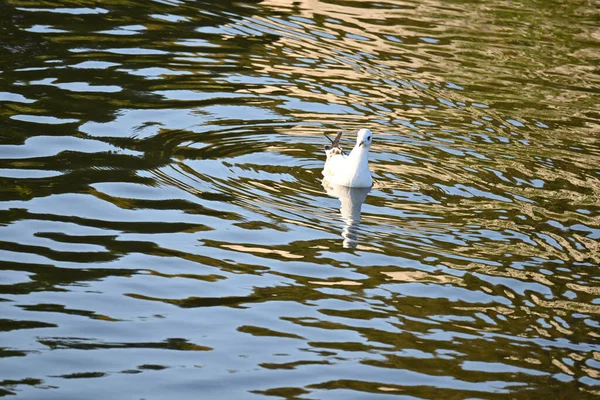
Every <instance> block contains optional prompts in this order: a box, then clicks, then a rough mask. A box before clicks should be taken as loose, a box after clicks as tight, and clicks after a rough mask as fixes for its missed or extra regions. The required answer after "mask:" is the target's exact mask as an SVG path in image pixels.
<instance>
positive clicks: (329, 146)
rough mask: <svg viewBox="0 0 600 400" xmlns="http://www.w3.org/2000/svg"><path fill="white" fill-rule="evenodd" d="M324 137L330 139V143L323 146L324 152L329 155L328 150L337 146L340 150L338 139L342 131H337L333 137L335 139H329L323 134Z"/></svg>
mask: <svg viewBox="0 0 600 400" xmlns="http://www.w3.org/2000/svg"><path fill="white" fill-rule="evenodd" d="M325 137H326V138H327V139H329V140H330V141H331V145H327V146H325V153H327V155H328V156H329V152H330V151H331V150H332V149H336V148H337V149H340V150H342V148H341V147H340V139H341V137H342V132H340V133H338V134H337V136H336V137H335V139H333V140H331V139H330V138H329V136H327V135H325ZM342 152H343V151H342Z"/></svg>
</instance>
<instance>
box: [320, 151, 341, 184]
mask: <svg viewBox="0 0 600 400" xmlns="http://www.w3.org/2000/svg"><path fill="white" fill-rule="evenodd" d="M345 163H346V156H345V155H344V153H342V149H340V148H339V147H336V148H333V149H331V150H328V151H327V160H326V161H325V166H324V167H323V176H324V177H329V178H331V177H333V176H335V175H337V174H338V173H339V171H343V170H344V164H345Z"/></svg>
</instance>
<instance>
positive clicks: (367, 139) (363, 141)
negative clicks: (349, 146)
mask: <svg viewBox="0 0 600 400" xmlns="http://www.w3.org/2000/svg"><path fill="white" fill-rule="evenodd" d="M372 141H373V133H371V131H370V130H369V129H365V128H363V129H361V130H359V131H358V133H357V134H356V144H357V146H358V147H364V148H366V149H369V148H370V147H371V142H372Z"/></svg>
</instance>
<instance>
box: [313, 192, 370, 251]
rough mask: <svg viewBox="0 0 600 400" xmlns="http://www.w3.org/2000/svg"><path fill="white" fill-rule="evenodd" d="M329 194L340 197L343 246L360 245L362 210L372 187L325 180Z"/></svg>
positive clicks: (352, 246)
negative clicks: (344, 184) (337, 183)
mask: <svg viewBox="0 0 600 400" xmlns="http://www.w3.org/2000/svg"><path fill="white" fill-rule="evenodd" d="M323 187H324V188H325V190H326V191H327V194H328V195H330V196H332V197H337V198H338V199H340V202H341V206H340V214H341V215H342V219H343V220H344V229H343V230H342V237H343V238H344V241H343V246H344V247H346V248H351V249H353V248H355V247H356V246H357V245H358V227H359V226H360V210H361V208H362V205H363V203H364V202H365V200H366V199H367V195H368V194H369V192H370V191H371V188H370V187H362V188H361V187H347V186H340V185H336V184H332V183H330V182H328V181H326V180H324V181H323Z"/></svg>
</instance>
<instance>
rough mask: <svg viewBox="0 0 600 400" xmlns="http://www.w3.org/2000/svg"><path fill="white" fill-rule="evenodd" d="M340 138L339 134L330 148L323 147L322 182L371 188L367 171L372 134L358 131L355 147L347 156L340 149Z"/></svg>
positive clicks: (363, 130)
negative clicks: (325, 157)
mask: <svg viewBox="0 0 600 400" xmlns="http://www.w3.org/2000/svg"><path fill="white" fill-rule="evenodd" d="M341 137H342V133H341V132H340V133H338V135H337V136H336V138H335V140H334V141H333V142H331V146H325V154H327V160H326V161H325V167H323V177H324V178H323V181H327V182H329V183H333V184H336V185H340V186H346V187H371V186H372V185H373V178H371V171H369V148H370V147H371V142H372V141H373V134H372V133H371V131H370V130H368V129H364V128H363V129H361V130H359V131H358V133H357V134H356V145H355V146H354V148H353V149H352V151H351V152H350V154H348V155H346V154H345V153H344V151H343V150H342V148H341V147H340V138H341ZM330 140H331V139H330Z"/></svg>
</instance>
